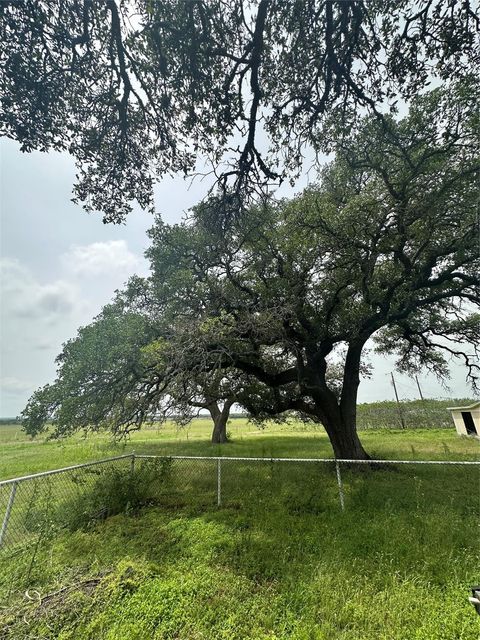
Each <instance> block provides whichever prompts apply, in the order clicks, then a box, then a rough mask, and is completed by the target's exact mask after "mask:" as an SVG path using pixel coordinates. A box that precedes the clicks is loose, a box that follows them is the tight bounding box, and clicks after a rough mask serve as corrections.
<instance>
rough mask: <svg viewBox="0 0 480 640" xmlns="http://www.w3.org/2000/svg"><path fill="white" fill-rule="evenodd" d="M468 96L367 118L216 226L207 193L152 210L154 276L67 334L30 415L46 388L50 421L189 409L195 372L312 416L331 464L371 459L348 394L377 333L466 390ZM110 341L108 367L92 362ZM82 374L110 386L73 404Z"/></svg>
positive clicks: (471, 184)
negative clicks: (174, 220) (307, 172)
mask: <svg viewBox="0 0 480 640" xmlns="http://www.w3.org/2000/svg"><path fill="white" fill-rule="evenodd" d="M479 91H480V89H479V86H478V85H476V84H472V83H471V82H470V80H467V81H459V82H458V83H455V84H454V85H452V86H451V87H449V88H448V89H445V88H444V89H435V90H433V91H431V92H429V93H427V94H424V95H422V96H418V97H416V98H415V99H414V100H413V101H412V105H411V108H410V111H409V114H408V116H406V117H405V118H403V119H399V120H395V119H393V118H390V120H389V123H388V125H389V126H388V128H387V129H386V128H385V127H384V126H383V123H382V122H381V121H379V120H378V118H376V117H374V116H370V117H365V118H364V119H362V120H361V121H360V122H359V123H358V133H357V135H355V136H352V137H350V138H348V139H345V140H344V141H343V142H342V144H341V145H339V147H338V150H337V153H336V156H335V159H334V160H333V162H331V163H330V164H329V165H328V166H326V167H325V169H324V170H323V172H322V173H321V175H320V178H319V182H318V184H317V185H315V186H312V187H310V188H308V189H307V190H306V191H305V192H304V193H302V194H300V195H298V196H297V197H295V198H293V199H291V200H280V201H276V202H274V201H272V200H270V199H267V200H265V201H259V202H258V203H257V204H255V205H252V206H250V207H249V208H247V209H246V210H245V211H243V215H241V216H234V217H233V218H232V220H231V223H230V224H229V225H228V228H227V229H224V230H222V229H221V228H219V225H218V224H217V223H216V220H217V213H218V208H219V207H222V206H223V202H222V198H216V197H211V198H210V199H209V200H208V201H205V202H203V203H201V204H200V205H198V206H197V207H196V208H194V210H193V211H192V213H191V216H190V217H189V218H188V219H186V220H185V221H184V222H183V223H181V224H177V225H171V226H169V225H166V224H164V223H162V221H161V220H160V219H158V220H157V222H156V224H155V225H154V227H153V228H152V229H151V231H150V238H151V241H152V243H151V247H150V248H149V249H148V250H147V252H146V255H147V257H148V258H149V259H150V262H151V269H152V274H151V276H150V278H149V279H148V280H142V279H138V278H134V279H133V280H132V281H131V282H130V284H129V286H128V287H127V289H126V290H125V291H124V292H123V293H121V294H120V295H119V297H118V298H117V301H116V304H115V305H113V306H112V307H107V309H106V311H105V313H104V317H103V318H102V319H101V322H102V323H103V322H104V321H105V322H106V324H105V325H103V324H101V325H98V324H97V325H95V324H94V325H93V326H91V327H86V328H84V329H82V330H81V332H80V336H81V339H80V340H77V341H73V342H71V343H67V345H66V347H65V349H64V352H63V354H62V355H61V356H60V360H59V362H60V379H61V382H62V383H61V384H60V386H59V389H60V390H62V389H67V390H68V393H67V394H66V395H60V396H58V393H57V395H55V392H52V389H51V388H50V387H47V388H46V389H45V390H44V391H41V392H40V396H38V397H37V398H35V396H34V397H33V399H32V400H31V402H30V404H29V406H28V407H27V410H26V414H25V415H26V418H27V424H28V421H30V424H35V420H37V424H38V418H37V416H40V421H41V419H43V418H44V416H45V406H46V403H45V399H46V401H47V405H48V403H49V402H50V405H48V406H50V407H52V406H55V407H58V411H59V413H57V415H60V416H62V415H67V414H68V412H69V411H70V407H73V410H74V412H76V414H75V415H78V416H80V422H76V423H75V424H81V423H82V422H81V421H82V420H83V421H84V422H83V424H88V423H89V421H92V420H94V419H95V417H96V413H95V412H96V411H100V412H104V413H105V408H106V410H107V411H106V413H105V415H109V416H112V415H114V413H115V411H116V408H117V407H120V415H122V412H126V413H125V415H127V416H128V415H129V414H128V412H129V411H130V410H131V412H132V413H131V416H133V418H132V417H130V418H129V419H130V420H132V421H133V422H132V423H133V424H140V422H141V421H142V411H143V410H145V412H147V411H151V408H152V407H155V406H158V401H159V400H160V399H161V398H162V394H164V393H165V392H166V393H168V392H169V391H168V390H169V389H171V390H173V389H177V391H178V393H174V394H173V395H174V396H176V397H179V398H181V399H182V401H183V400H184V399H186V400H187V402H186V403H187V404H189V403H190V405H192V404H194V403H192V400H193V399H194V397H195V394H196V393H197V391H196V389H198V384H199V383H202V381H205V380H209V381H216V382H217V383H222V381H223V380H224V379H226V380H227V381H228V382H227V387H229V389H230V391H231V390H232V389H234V392H235V398H236V399H238V401H239V402H240V404H242V406H244V407H245V408H246V409H247V410H248V411H249V412H250V414H251V415H253V416H257V417H258V418H259V419H262V418H266V417H268V416H279V415H281V414H283V413H285V412H287V411H294V412H296V413H297V415H299V416H301V417H302V418H304V419H306V420H313V421H316V422H319V423H321V424H323V425H324V426H325V429H326V431H327V433H328V436H329V438H330V441H331V443H332V446H333V450H334V452H335V455H336V456H337V457H339V458H344V459H345V458H367V457H368V454H367V452H366V451H365V450H364V449H363V446H362V444H361V442H360V440H359V437H358V434H357V431H356V401H357V391H358V386H359V383H360V377H361V375H362V374H365V373H368V367H367V366H366V363H365V362H364V361H363V358H364V355H365V349H366V348H367V347H368V346H369V345H371V344H372V343H373V344H374V345H375V347H376V348H377V350H378V351H380V352H385V353H396V354H397V357H398V365H399V367H401V368H402V369H404V370H406V371H412V372H413V371H417V370H418V369H420V368H422V367H426V368H427V369H428V370H430V371H431V372H433V373H434V374H436V375H437V376H439V377H441V378H445V377H447V376H448V360H449V358H450V356H456V357H459V358H461V359H463V361H464V363H465V365H466V372H467V378H468V379H469V380H470V382H471V383H472V386H473V387H474V388H478V381H479V378H480V365H479V363H478V355H479V345H480V314H479V311H478V309H479V306H480V278H479V273H480V254H479V250H478V236H479V219H478V174H479V168H480V155H479V142H478V141H479V139H480V137H479V117H478V109H477V104H478V98H479V96H478V93H479ZM116 305H117V306H116ZM118 305H120V307H121V312H122V313H121V315H122V316H125V321H123V320H122V323H123V324H121V326H119V325H118V308H119V307H118ZM100 326H101V327H102V328H101V331H99V327H100ZM104 332H106V333H105V337H103V336H104ZM111 336H115V338H114V340H113V341H111V340H110V337H111ZM77 348H81V355H82V357H77V356H76V355H75V350H76V349H77ZM105 349H106V350H108V357H107V358H106V360H105V359H103V360H102V362H107V365H108V366H107V367H106V369H105V368H102V367H103V365H102V366H101V367H98V366H97V358H103V356H102V351H104V350H105ZM139 352H141V354H142V357H141V358H139V357H138V353H139ZM132 353H133V354H135V355H134V357H132V356H131V354H132ZM83 354H85V357H83ZM108 363H111V367H110V365H109V364H108ZM139 363H141V369H140V375H139V374H138V366H139ZM71 364H73V365H74V366H73V369H72V368H71V366H70V365H71ZM78 367H79V368H78ZM109 367H110V368H109ZM105 371H106V372H110V373H108V375H107V376H106V377H105V378H104V373H105ZM78 372H80V377H81V378H82V380H84V382H82V385H80V387H79V390H78V391H76V389H77V387H78V385H75V384H70V383H69V381H72V380H75V377H77V378H78V377H79V373H78ZM92 372H93V373H94V377H95V382H94V387H96V388H97V392H98V389H99V388H101V384H103V382H105V383H106V385H107V387H106V393H105V396H104V397H102V402H103V404H101V405H100V407H99V408H97V407H94V409H93V413H91V411H90V409H89V410H88V411H86V412H85V413H82V412H83V407H84V404H83V400H82V398H83V399H86V400H87V404H88V402H91V399H90V400H89V393H90V391H91V389H92V386H91V384H92V379H91V374H92ZM84 374H85V375H84ZM63 381H66V382H67V384H66V385H64V383H63ZM112 382H113V383H115V384H116V385H117V391H116V392H117V393H118V395H117V400H116V401H115V403H114V405H111V396H110V395H109V393H110V392H112V393H114V391H112V389H113V388H114V384H112ZM99 385H100V386H99ZM131 389H133V391H131ZM52 393H53V395H51V394H52ZM61 393H63V391H61ZM42 394H45V395H44V396H42ZM52 398H53V402H54V403H55V402H56V403H57V404H56V405H55V404H53V405H52ZM37 400H38V401H37ZM77 403H80V404H77ZM155 403H157V405H156V404H155ZM78 406H79V407H80V409H81V410H80V411H78V410H77V407H78ZM112 407H114V409H112ZM42 411H43V413H42ZM65 411H66V412H67V414H65V413H64V412H65ZM109 412H110V413H109ZM144 415H146V413H145V414H144ZM67 418H68V415H67ZM32 419H33V421H32ZM115 419H116V420H117V422H118V424H123V425H125V424H126V423H125V421H124V422H123V423H122V422H121V421H120V420H118V417H116V418H115Z"/></svg>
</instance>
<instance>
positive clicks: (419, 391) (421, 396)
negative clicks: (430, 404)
mask: <svg viewBox="0 0 480 640" xmlns="http://www.w3.org/2000/svg"><path fill="white" fill-rule="evenodd" d="M415 380H416V383H417V387H418V393H419V394H420V398H421V399H422V402H425V398H424V397H423V393H422V390H421V388H420V382H419V381H418V378H417V376H415Z"/></svg>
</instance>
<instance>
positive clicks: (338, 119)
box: [0, 0, 479, 222]
mask: <svg viewBox="0 0 480 640" xmlns="http://www.w3.org/2000/svg"><path fill="white" fill-rule="evenodd" d="M0 17H1V38H0V69H1V74H0V93H1V96H2V104H1V109H0V127H1V128H0V131H1V133H2V134H3V135H6V136H9V137H10V138H13V139H15V140H18V141H19V142H20V144H21V148H22V150H24V151H31V150H33V149H39V150H42V151H45V150H49V149H55V150H60V151H68V152H69V153H70V154H72V156H73V157H74V158H75V159H76V162H77V166H78V181H77V183H76V186H75V191H74V193H75V197H76V199H77V200H79V201H81V202H83V203H84V205H85V207H86V208H87V209H89V210H100V211H101V212H103V215H104V220H105V221H114V222H119V221H121V220H123V219H124V218H125V216H126V215H127V214H128V212H129V211H130V209H131V205H132V201H133V200H137V201H138V202H139V203H140V205H141V206H142V207H145V208H152V207H153V199H152V186H153V184H154V181H155V180H156V179H158V178H159V177H161V176H163V175H165V174H170V173H174V172H183V173H188V174H191V173H194V172H195V171H201V170H202V168H201V166H200V167H199V166H198V165H197V161H198V158H199V157H202V158H206V159H208V161H209V163H210V167H211V170H212V171H214V172H215V174H216V177H217V178H218V180H219V183H220V185H221V186H222V187H223V189H224V191H225V192H229V193H231V192H232V191H233V192H234V193H238V192H241V193H242V196H245V194H247V195H248V193H249V192H251V191H252V190H254V191H255V190H260V191H263V190H264V189H265V188H266V186H267V185H269V184H271V183H278V182H279V181H281V180H282V179H284V178H286V177H288V178H290V179H294V178H295V176H297V175H298V173H299V171H300V170H301V167H302V163H303V159H304V152H305V147H311V148H312V149H313V151H314V152H315V153H318V152H319V151H322V150H326V149H329V148H330V147H331V145H332V143H333V142H334V141H336V140H337V138H338V135H339V133H338V132H339V131H340V137H342V136H343V134H344V133H347V134H348V133H349V132H351V130H352V128H355V123H356V121H357V118H358V115H359V113H365V112H369V113H370V114H375V115H376V117H377V118H379V120H380V121H381V122H382V123H383V125H384V126H387V125H388V123H389V122H390V120H389V118H388V117H387V115H388V113H389V112H392V111H393V112H394V111H395V109H396V108H397V105H398V103H402V102H407V103H408V102H409V101H410V99H411V98H412V96H415V95H416V94H417V93H419V92H421V91H423V90H424V89H425V88H426V87H427V86H428V85H429V84H430V83H431V82H433V83H435V82H441V83H442V84H443V85H447V84H448V83H449V82H450V80H451V79H452V78H455V80H459V79H465V78H467V77H470V76H474V77H476V78H477V80H478V59H479V43H478V38H476V36H477V34H478V26H479V15H478V7H477V8H476V7H475V4H474V3H471V2H470V1H469V0H448V1H446V0H428V1H426V2H416V1H413V2H412V0H368V1H361V0H342V1H338V2H335V1H332V0H309V1H304V0H291V1H288V2H286V1H285V0H256V1H253V0H155V1H152V0H56V1H55V2H51V1H50V0H3V2H1V3H0ZM332 123H336V124H335V125H334V124H332ZM338 123H340V125H338Z"/></svg>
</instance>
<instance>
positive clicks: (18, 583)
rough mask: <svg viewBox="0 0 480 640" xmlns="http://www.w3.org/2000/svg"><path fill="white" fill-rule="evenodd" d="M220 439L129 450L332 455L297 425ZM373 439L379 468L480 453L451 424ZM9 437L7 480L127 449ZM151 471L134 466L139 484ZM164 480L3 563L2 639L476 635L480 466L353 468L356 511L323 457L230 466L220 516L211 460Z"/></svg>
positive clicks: (164, 440) (154, 441)
mask: <svg viewBox="0 0 480 640" xmlns="http://www.w3.org/2000/svg"><path fill="white" fill-rule="evenodd" d="M209 429H210V426H209V424H208V422H207V421H202V420H198V421H196V422H195V423H194V424H193V425H192V427H190V429H188V431H187V430H182V431H176V430H175V428H174V427H173V426H171V425H170V426H169V427H167V428H164V429H161V430H159V431H158V432H157V431H156V430H155V429H153V430H148V431H143V432H140V433H136V434H135V435H134V436H132V438H131V440H130V441H129V442H128V443H127V444H126V450H127V451H131V450H133V449H134V450H135V451H136V452H137V453H142V452H148V453H160V454H181V453H185V454H201V455H217V454H219V453H220V454H221V455H224V456H228V455H242V456H266V457H271V456H282V457H283V456H285V457H304V456H305V457H330V456H331V449H330V447H329V445H328V441H327V439H326V436H325V434H324V432H323V431H322V430H320V429H316V430H311V429H306V428H305V427H304V426H302V425H299V424H291V425H271V426H270V427H269V428H268V429H266V430H264V431H259V430H257V429H256V428H255V427H253V426H252V425H249V424H246V423H245V422H244V421H242V420H232V422H231V424H230V426H229V430H230V432H231V435H232V439H233V441H232V442H231V443H229V444H227V445H223V446H221V447H219V446H213V445H211V444H209V443H208V442H207V438H208V434H209ZM362 437H363V440H364V442H365V446H366V448H367V450H368V451H369V452H370V453H373V454H374V455H375V456H377V457H382V458H393V459H395V458H396V459H402V458H406V459H441V458H447V459H459V460H460V459H465V460H475V459H476V460H478V459H479V458H480V455H479V454H480V448H479V444H478V442H476V441H474V440H470V439H466V438H459V437H457V435H456V434H455V432H454V431H453V430H452V431H446V430H444V429H442V430H416V431H408V432H402V431H390V430H389V431H386V430H385V431H374V432H370V431H368V432H365V433H363V434H362ZM0 439H1V440H0V442H1V447H2V454H4V455H3V456H2V470H1V473H0V476H2V477H7V476H15V475H21V474H24V473H30V472H33V471H36V470H40V469H45V468H51V467H59V466H64V465H67V464H72V463H75V462H79V461H82V460H88V459H96V458H99V457H104V456H108V455H111V454H118V453H123V452H124V447H123V446H120V445H112V444H111V443H109V442H108V440H107V438H106V437H105V436H95V437H94V438H92V439H87V440H82V439H81V438H78V437H75V438H71V439H69V440H67V441H65V442H64V443H62V444H61V445H60V444H58V443H53V442H39V443H31V442H30V441H28V440H27V439H26V438H24V437H23V434H21V433H20V432H19V431H18V428H14V427H0ZM144 465H146V463H142V462H141V461H138V462H137V470H136V473H138V474H141V473H142V469H143V468H145V469H146V468H147V467H146V466H145V467H144ZM175 465H177V466H175ZM169 474H170V475H169V476H168V477H169V480H168V482H167V481H165V483H164V484H163V485H161V484H159V485H157V484H155V483H152V487H151V491H150V494H149V496H150V497H149V499H148V501H147V502H148V503H149V506H145V507H143V508H137V507H132V505H130V506H128V505H127V508H126V509H123V512H122V513H117V515H114V516H112V517H109V518H107V520H105V521H103V522H98V523H96V524H94V525H93V526H89V527H86V528H77V529H75V527H72V531H70V532H68V533H66V532H64V533H60V534H59V535H56V536H55V537H54V538H52V539H50V540H44V541H43V543H42V545H39V548H38V550H37V553H36V557H35V561H34V562H33V563H32V561H31V558H32V553H33V546H34V545H33V543H32V548H29V549H28V550H27V551H28V553H25V551H24V552H22V553H20V552H19V551H12V552H10V553H7V552H5V554H4V557H3V559H2V558H1V557H0V593H2V594H3V603H4V604H3V606H0V638H1V639H2V640H3V639H18V640H20V639H21V640H26V639H27V638H32V639H33V638H35V639H44V638H48V639H52V640H53V639H54V638H58V639H60V640H67V639H70V640H81V639H91V640H107V639H108V640H147V639H150V638H152V639H155V640H160V639H171V640H173V639H177V640H196V639H202V640H203V639H205V640H211V639H212V640H216V639H218V640H220V639H222V640H223V639H224V640H227V639H228V640H230V639H232V640H236V639H238V640H244V639H245V640H246V639H252V640H257V639H258V640H267V639H268V640H280V639H282V640H283V639H287V638H288V639H294V640H352V639H353V640H373V639H376V638H378V639H380V640H456V639H458V640H478V638H479V637H480V617H479V616H477V615H476V614H475V611H474V609H473V607H472V606H471V605H470V604H469V603H468V601H467V597H468V595H469V594H468V588H469V586H470V585H473V584H478V583H480V569H479V566H480V565H479V559H480V558H479V514H480V470H479V469H478V468H477V467H464V468H462V467H455V466H452V467H421V466H419V465H417V466H415V465H406V466H403V467H402V466H399V465H397V466H395V465H393V466H392V467H388V468H373V469H370V468H366V469H364V470H363V471H362V472H361V473H359V472H358V471H355V470H354V469H348V468H346V469H344V471H343V478H344V488H345V503H346V510H345V511H344V512H342V511H341V509H340V507H339V504H338V493H337V486H336V479H335V474H334V470H333V468H331V467H326V466H325V465H320V464H317V463H315V464H311V465H309V466H305V465H301V464H298V463H295V464H291V465H290V466H286V465H285V464H279V463H273V464H272V463H269V462H265V463H258V464H257V465H256V466H255V465H253V464H252V463H242V464H241V463H236V462H233V461H230V462H224V463H222V474H223V476H222V478H223V485H222V488H223V503H222V506H221V508H217V507H216V466H215V464H212V463H208V464H207V463H201V464H200V465H197V466H195V465H193V466H192V463H188V466H187V463H183V462H181V463H174V466H173V468H172V470H170V472H169ZM169 483H170V484H169ZM159 486H162V487H163V489H162V491H163V493H162V492H161V491H159V489H158V487H159ZM148 489H149V490H150V487H148ZM94 498H95V492H93V496H92V499H94ZM66 506H67V507H68V504H66ZM74 506H75V505H70V509H71V508H73V507H74ZM77 507H78V505H77ZM62 514H64V515H65V518H67V515H68V509H67V510H66V511H65V512H63V511H62ZM7 551H8V550H7ZM27 590H28V595H27V596H25V592H26V591H27Z"/></svg>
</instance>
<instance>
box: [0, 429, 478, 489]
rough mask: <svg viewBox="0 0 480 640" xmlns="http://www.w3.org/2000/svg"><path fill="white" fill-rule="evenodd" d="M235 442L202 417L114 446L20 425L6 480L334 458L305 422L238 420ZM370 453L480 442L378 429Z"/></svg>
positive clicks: (370, 437) (428, 455) (461, 455)
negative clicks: (165, 459) (127, 459)
mask: <svg viewBox="0 0 480 640" xmlns="http://www.w3.org/2000/svg"><path fill="white" fill-rule="evenodd" d="M228 430H229V432H230V434H231V437H232V442H231V443H229V444H226V445H213V444H211V443H210V442H209V438H210V433H211V421H210V420H208V419H203V418H200V419H197V420H194V421H193V422H192V424H191V425H190V426H189V427H188V428H177V427H176V426H175V425H174V424H171V423H170V424H167V425H165V426H162V427H160V428H158V429H157V428H149V429H144V430H141V431H138V432H134V433H132V434H131V436H130V438H129V439H128V440H126V441H121V442H118V443H113V442H112V441H111V440H110V438H109V436H108V435H106V434H96V435H88V437H87V438H84V437H82V436H81V435H75V436H73V437H70V438H67V439H65V440H62V441H60V442H55V441H50V442H49V441H46V438H45V437H42V438H37V439H36V440H32V439H31V438H29V437H28V436H26V435H25V434H24V433H23V432H22V430H21V427H20V425H0V480H4V479H7V478H14V477H16V476H21V475H25V474H30V473H36V472H38V471H45V470H48V469H52V468H58V467H62V466H68V465H72V464H77V463H80V462H88V461H90V460H98V459H100V458H104V457H108V456H112V455H120V454H123V453H130V452H132V451H135V452H136V453H148V454H158V455H202V456H216V455H222V456H261V457H294V458H301V457H308V458H330V457H332V448H331V446H330V443H329V441H328V438H327V435H326V433H325V431H324V430H323V428H321V427H312V426H308V427H307V426H305V425H303V424H302V423H295V422H292V423H291V424H280V425H279V424H271V425H268V426H267V427H266V428H265V429H258V428H257V427H256V426H255V425H253V424H251V423H248V422H247V421H246V420H245V419H243V418H236V419H232V420H230V422H229V425H228ZM361 438H362V441H363V442H364V444H365V447H366V449H367V451H368V452H369V453H370V455H372V456H374V457H379V458H382V459H393V460H399V459H403V458H405V459H407V460H421V459H425V460H457V459H458V460H478V459H480V447H479V443H478V441H476V440H473V439H469V438H461V437H459V436H458V435H457V433H456V432H455V429H454V428H453V427H452V429H416V430H393V429H385V430H381V429H380V430H372V431H363V432H361Z"/></svg>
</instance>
